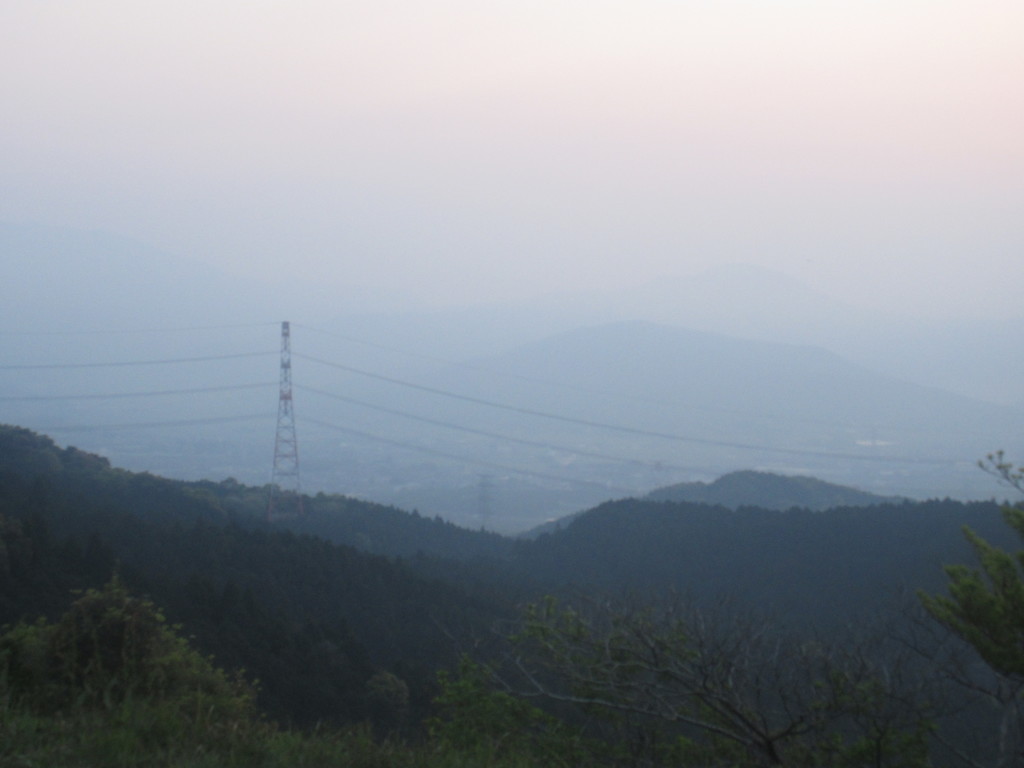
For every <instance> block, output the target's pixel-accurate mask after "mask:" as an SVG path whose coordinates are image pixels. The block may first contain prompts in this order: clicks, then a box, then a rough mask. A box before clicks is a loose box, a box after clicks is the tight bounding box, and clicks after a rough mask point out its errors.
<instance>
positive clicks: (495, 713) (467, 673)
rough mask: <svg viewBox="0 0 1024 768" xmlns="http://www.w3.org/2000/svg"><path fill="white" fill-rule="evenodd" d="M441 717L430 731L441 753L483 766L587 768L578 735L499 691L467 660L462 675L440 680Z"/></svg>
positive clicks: (438, 707)
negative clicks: (508, 763) (465, 757)
mask: <svg viewBox="0 0 1024 768" xmlns="http://www.w3.org/2000/svg"><path fill="white" fill-rule="evenodd" d="M438 680H439V683H440V686H441V692H440V693H439V694H438V696H437V698H436V699H435V700H434V705H435V709H436V711H437V715H436V716H435V717H433V718H432V719H431V720H430V721H429V722H428V726H429V729H430V736H431V739H432V740H433V741H434V742H435V743H436V744H437V745H438V746H439V747H440V748H442V749H445V750H452V751H455V752H458V753H461V754H468V755H473V756H475V757H476V758H477V759H479V760H480V761H481V763H482V764H487V765H491V764H494V761H496V760H511V761H512V762H513V763H514V764H523V765H534V764H544V765H552V766H557V765H567V766H568V765H575V766H579V765H583V764H585V763H586V762H588V761H587V759H586V756H585V752H584V749H583V745H582V744H581V742H580V738H579V736H578V735H577V734H575V733H573V732H572V730H571V729H569V728H568V727H567V726H566V725H564V724H563V723H561V722H560V721H559V720H557V719H556V718H554V717H552V716H551V715H549V714H547V713H545V712H543V711H541V710H540V709H537V708H536V707H534V706H531V705H530V704H528V703H526V702H525V701H523V700H522V699H520V698H517V697H516V696H513V695H511V694H510V693H508V692H506V691H502V690H500V689H498V688H497V687H496V686H495V680H494V678H493V676H492V675H491V674H490V672H489V671H488V670H487V669H486V668H485V667H483V666H481V665H480V664H477V663H476V662H473V661H471V660H470V659H469V658H468V657H463V659H462V661H461V662H460V663H459V667H458V671H457V673H456V674H454V675H452V674H449V673H448V672H445V671H442V672H440V673H439V675H438Z"/></svg>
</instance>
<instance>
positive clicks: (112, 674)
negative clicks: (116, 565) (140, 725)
mask: <svg viewBox="0 0 1024 768" xmlns="http://www.w3.org/2000/svg"><path fill="white" fill-rule="evenodd" d="M0 670H2V678H0V679H2V683H3V692H4V695H5V697H6V698H8V699H10V700H12V701H14V702H16V703H17V704H19V705H21V706H23V707H24V708H27V709H29V710H31V711H33V712H36V713H38V714H43V715H50V714H56V713H62V712H77V711H82V710H95V709H102V710H107V711H114V710H116V709H117V708H118V707H121V706H123V705H125V704H130V703H131V702H133V701H134V700H136V699H139V698H143V699H146V700H148V701H150V702H154V703H159V705H160V706H161V707H162V708H167V707H170V708H172V709H175V710H176V711H179V712H180V713H181V714H182V715H184V716H187V717H190V718H192V719H193V720H194V721H195V723H196V724H197V725H199V724H202V723H205V722H209V721H211V720H213V719H218V720H222V719H227V720H237V719H240V718H242V719H244V718H249V717H251V716H252V715H253V714H254V712H255V710H254V707H253V692H252V690H251V688H250V687H249V686H248V685H246V684H245V682H244V681H243V680H241V679H240V678H239V677H230V676H228V675H227V674H225V673H224V672H223V671H221V670H219V669H217V668H215V667H214V666H213V665H212V663H211V662H210V661H209V660H208V659H206V658H204V657H202V656H201V655H199V654H198V653H197V652H196V651H194V650H193V649H192V648H190V647H189V646H188V643H187V642H186V641H185V640H184V639H183V638H182V637H181V636H180V635H179V634H178V633H177V632H176V630H175V629H174V628H173V627H170V626H168V625H167V623H166V620H165V618H164V616H163V614H162V613H161V612H160V611H159V610H158V609H157V608H156V607H155V606H154V605H153V604H152V603H151V602H149V601H147V600H143V599H141V598H137V597H133V596H131V595H129V594H128V591H127V590H126V589H125V587H124V586H123V585H122V584H121V583H120V582H119V581H118V580H117V579H116V578H115V579H114V580H112V581H111V582H110V583H109V584H107V586H106V587H104V588H103V589H102V590H93V589H91V590H88V591H87V592H86V593H85V594H84V595H82V596H81V597H79V599H78V600H76V601H75V603H74V604H73V605H72V607H71V609H70V610H69V611H68V612H67V613H66V614H65V615H64V616H63V617H62V618H61V619H60V621H58V622H56V623H53V624H51V623H49V622H47V621H46V620H44V619H40V620H39V621H37V622H36V623H35V624H19V625H17V626H15V627H14V628H12V629H10V630H9V631H8V632H6V633H5V634H4V635H2V636H0Z"/></svg>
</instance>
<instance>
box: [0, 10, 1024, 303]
mask: <svg viewBox="0 0 1024 768" xmlns="http://www.w3.org/2000/svg"><path fill="white" fill-rule="evenodd" d="M1022 40H1024V2H1021V0H886V1H884V2H883V1H882V0H848V1H844V2H839V1H838V0H813V1H812V0H806V1H800V0H773V1H772V2H766V1H765V0H760V1H759V2H754V1H753V0H714V1H712V0H702V1H700V2H697V1H695V0H630V2H625V1H624V0H620V1H619V2H605V1H602V0H587V1H586V2H582V0H580V1H577V0H547V1H546V2H536V1H534V0H517V1H516V2H489V1H488V0H475V1H473V2H470V1H469V0H465V1H463V0H430V2H424V1H423V0H374V1H373V2H345V1H344V0H329V1H328V0H323V1H319V0H290V1H289V2H270V1H268V0H245V2H241V1H237V2H236V1H235V0H215V1H214V2H210V1H209V0H204V1H203V2H196V1H195V0H175V2H138V0H76V2H67V1H66V0H59V1H58V0H2V1H0V104H2V110H3V119H2V120H0V219H5V220H8V221H16V222H21V221H34V222H40V223H48V224H59V225H67V226H74V227H88V228H99V229H106V230H110V231H113V232H118V233H122V234H126V235H130V236H133V237H137V238H140V239H142V240H145V241H147V242H149V243H151V244H154V245H157V246H160V247H163V248H166V249H169V250H171V251H174V252H176V253H179V254H182V255H185V256H188V257H191V258H196V259H202V260H205V261H208V262H211V263H215V264H219V265H222V266H224V267H225V268H227V269H231V270H239V269H242V268H249V269H251V270H252V272H253V273H255V274H257V275H259V276H262V277H268V276H273V275H274V274H275V273H276V272H278V271H283V270H292V271H294V272H295V273H297V274H300V275H301V276H302V277H303V278H305V279H309V280H316V281H317V282H318V283H320V284H324V283H330V282H332V281H334V282H337V284H338V286H339V295H344V293H345V291H347V290H349V289H351V287H352V286H370V287H376V288H382V287H386V288H388V289H394V290H395V291H396V293H397V294H398V295H402V296H408V297H412V298H415V299H417V300H423V301H433V302H439V303H444V302H449V301H459V302H463V301H469V300H473V299H481V300H485V299H493V298H507V297H513V296H523V295H527V294H534V293H539V292H542V291H549V290H558V289H564V288H567V287H577V288H583V289H593V288H601V289H605V288H610V287H614V286H618V285H628V284H637V283H641V282H644V281H649V280H652V279H656V278H658V277H660V276H664V275H674V274H688V273H693V272H695V271H698V270H700V269H703V268H705V267H707V266H709V265H713V264H715V263H719V262H731V261H741V262H749V263H754V264H760V265H764V266H770V267H775V268H778V269H780V270H783V271H786V272H788V273H790V274H792V275H794V276H796V277H799V278H801V279H803V280H805V281H806V282H807V283H809V284H810V285H812V286H814V287H817V288H821V289H824V290H826V291H829V292H830V293H832V294H833V295H835V296H837V297H839V298H843V299H847V300H851V301H855V302H857V303H861V304H864V305H867V306H877V307H885V308H891V307H894V306H898V305H906V306H907V307H909V308H911V309H912V310H914V311H916V312H929V311H931V312H940V311H946V310H952V311H955V312H980V311H986V310H987V311H991V312H992V313H993V314H995V315H999V316H1004V315H1009V314H1013V313H1018V314H1019V313H1020V297H1021V296H1022V295H1024V266H1022V258H1024V44H1022V42H1021V41H1022Z"/></svg>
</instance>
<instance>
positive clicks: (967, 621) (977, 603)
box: [919, 452, 1024, 683]
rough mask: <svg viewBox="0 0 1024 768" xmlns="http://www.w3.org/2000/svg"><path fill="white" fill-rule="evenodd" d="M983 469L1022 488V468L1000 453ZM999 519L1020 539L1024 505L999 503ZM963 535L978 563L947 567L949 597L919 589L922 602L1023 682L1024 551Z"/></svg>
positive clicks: (997, 665)
mask: <svg viewBox="0 0 1024 768" xmlns="http://www.w3.org/2000/svg"><path fill="white" fill-rule="evenodd" d="M982 467H983V468H985V469H987V470H988V471H990V472H992V473H993V474H995V475H996V476H997V477H999V478H1000V479H1001V480H1003V481H1004V482H1005V483H1006V484H1008V485H1010V486H1011V487H1014V488H1016V489H1018V490H1021V491H1024V469H1021V468H1017V469H1015V468H1014V467H1013V466H1012V465H1011V464H1010V463H1008V462H1006V461H1005V460H1004V459H1003V454H1002V453H1001V452H999V453H995V454H992V455H990V456H989V457H988V463H987V464H985V463H983V464H982ZM1003 520H1004V521H1005V522H1006V524H1007V525H1008V526H1009V527H1010V528H1012V529H1013V530H1014V531H1015V532H1016V533H1017V535H1018V537H1019V538H1020V539H1021V540H1022V541H1024V509H1021V508H1020V507H1015V506H1006V507H1004V508H1003ZM964 536H965V537H966V538H967V541H968V542H969V543H970V545H971V548H972V549H973V550H974V554H975V556H976V557H977V560H978V565H979V567H978V568H971V567H968V566H966V565H950V566H947V567H946V569H945V570H946V574H947V576H948V577H949V585H948V589H949V595H948V596H946V595H929V594H927V593H924V592H921V593H919V595H920V598H921V602H922V603H923V604H924V607H925V609H926V610H927V611H928V613H930V614H931V615H932V617H933V618H935V619H936V620H937V621H938V622H939V623H941V624H942V625H944V626H945V627H947V628H948V629H949V630H951V631H952V632H953V633H955V634H956V635H958V636H960V637H961V638H963V639H964V640H966V641H967V642H968V643H970V644H971V645H972V646H973V647H974V649H975V650H976V651H977V652H978V654H979V655H980V656H981V657H982V658H983V659H984V660H985V662H986V663H987V664H988V665H989V666H990V667H991V668H992V669H993V670H995V672H996V673H998V674H999V675H1001V676H1003V677H1005V678H1008V679H1012V680H1015V681H1019V682H1022V683H1024V550H1021V551H1018V552H1017V553H1016V554H1010V553H1008V552H1005V551H1003V550H1002V549H999V548H998V547H995V546H993V545H991V544H990V543H989V542H988V541H986V540H985V539H983V538H982V537H981V536H979V535H978V534H977V533H975V532H974V531H973V530H971V529H970V528H968V527H966V526H965V527H964Z"/></svg>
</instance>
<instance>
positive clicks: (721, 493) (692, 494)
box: [644, 470, 900, 512]
mask: <svg viewBox="0 0 1024 768" xmlns="http://www.w3.org/2000/svg"><path fill="white" fill-rule="evenodd" d="M644 498H645V499H649V500H650V501H689V502H697V503H701V504H717V505H720V506H723V507H726V508H728V509H737V508H738V507H761V508H762V509H775V510H784V509H792V508H794V507H798V508H801V509H811V510H815V511H819V512H820V511H822V510H826V509H833V508H835V507H870V506H874V505H875V504H886V503H893V502H898V501H900V500H899V499H893V498H891V497H886V496H879V495H877V494H874V493H867V492H865V491H859V490H857V489H856V488H848V487H846V486H844V485H836V484H835V483H826V482H825V481H824V480H818V479H817V478H814V477H791V476H784V475H777V474H773V473H771V472H755V471H753V470H744V471H740V472H730V473H729V474H727V475H722V476H721V477H720V478H718V479H717V480H715V481H713V482H710V483H702V482H696V483H678V484H676V485H669V486H666V487H664V488H657V489H655V490H653V491H651V492H650V493H648V494H647V495H646V496H645V497H644Z"/></svg>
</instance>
